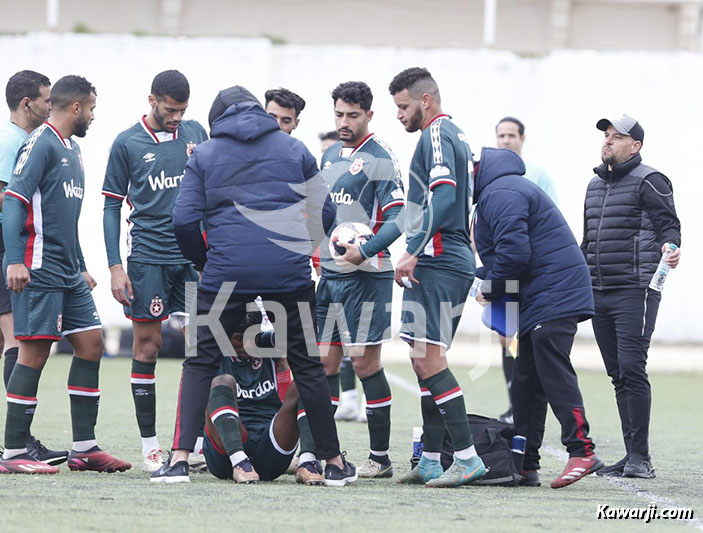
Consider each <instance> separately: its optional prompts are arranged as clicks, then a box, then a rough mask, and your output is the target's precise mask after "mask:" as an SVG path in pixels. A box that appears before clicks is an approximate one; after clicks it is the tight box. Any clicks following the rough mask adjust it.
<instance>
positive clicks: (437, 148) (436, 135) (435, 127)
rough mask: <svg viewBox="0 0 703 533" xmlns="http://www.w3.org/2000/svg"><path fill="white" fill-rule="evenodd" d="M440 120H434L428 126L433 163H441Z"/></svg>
mask: <svg viewBox="0 0 703 533" xmlns="http://www.w3.org/2000/svg"><path fill="white" fill-rule="evenodd" d="M441 124H442V121H441V120H436V121H435V122H433V123H432V125H431V126H430V140H431V141H432V161H433V162H434V164H435V165H439V164H441V163H442V136H441V134H440V125H441Z"/></svg>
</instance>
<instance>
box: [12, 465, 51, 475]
mask: <svg viewBox="0 0 703 533" xmlns="http://www.w3.org/2000/svg"><path fill="white" fill-rule="evenodd" d="M58 473H59V470H58V468H57V469H56V470H55V471H52V470H34V471H29V470H10V469H8V468H6V467H4V466H0V474H25V475H27V474H29V475H42V474H43V475H55V474H58Z"/></svg>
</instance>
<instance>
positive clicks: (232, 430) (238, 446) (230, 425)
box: [209, 385, 244, 455]
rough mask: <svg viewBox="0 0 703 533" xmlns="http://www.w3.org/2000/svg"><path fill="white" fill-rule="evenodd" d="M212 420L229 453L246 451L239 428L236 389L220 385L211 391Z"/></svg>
mask: <svg viewBox="0 0 703 533" xmlns="http://www.w3.org/2000/svg"><path fill="white" fill-rule="evenodd" d="M209 405H210V420H212V423H213V424H215V427H216V428H217V433H218V435H219V436H220V440H221V441H222V444H223V445H224V447H225V451H226V452H227V455H232V454H233V453H236V452H241V451H244V445H243V444H242V433H241V431H240V429H239V409H237V399H236V398H235V397H234V391H233V390H232V389H231V388H230V387H228V386H227V385H218V386H217V387H213V388H212V390H211V391H210V403H209Z"/></svg>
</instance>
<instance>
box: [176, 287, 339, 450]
mask: <svg viewBox="0 0 703 533" xmlns="http://www.w3.org/2000/svg"><path fill="white" fill-rule="evenodd" d="M256 296H257V295H256V294H253V295H252V294H230V295H229V296H227V295H225V296H224V297H221V298H222V299H221V301H219V300H218V301H216V297H217V295H216V294H214V293H209V292H203V291H200V290H199V291H198V316H199V317H202V316H204V315H207V314H208V313H209V312H210V311H211V310H212V309H213V308H215V310H217V311H220V310H221V311H222V312H221V315H220V318H219V323H220V324H221V325H222V328H223V330H224V332H223V334H222V335H217V331H213V329H215V330H216V329H217V328H212V327H210V326H209V325H198V326H197V342H198V345H197V355H196V356H195V357H186V359H185V361H184V362H183V372H182V375H181V386H180V390H179V391H178V409H177V412H176V429H175V432H174V435H175V436H174V443H173V449H174V450H193V447H194V445H195V440H196V437H197V435H198V431H199V430H201V429H202V428H201V427H200V425H201V424H202V419H203V413H204V412H205V407H206V406H207V401H208V396H209V394H210V382H211V381H212V378H214V377H215V375H216V374H217V371H218V369H219V367H220V360H221V358H222V352H223V350H222V349H220V346H219V345H218V339H217V338H216V336H219V337H220V339H221V341H222V342H225V343H226V342H229V338H230V337H231V335H232V333H233V332H234V331H235V328H238V327H239V326H240V324H241V323H242V321H243V319H244V317H245V315H246V311H247V310H246V304H247V303H249V302H253V301H254V299H255V298H256ZM260 296H261V297H262V298H263V300H264V302H267V301H269V302H276V303H277V304H280V305H276V306H267V308H266V311H267V313H268V314H269V316H270V317H271V321H272V322H273V324H274V329H275V330H276V346H277V348H278V347H281V346H283V345H284V343H285V346H286V356H287V358H288V364H289V365H290V368H291V370H292V372H293V377H294V378H295V384H296V386H297V388H298V392H299V393H300V397H301V398H302V400H303V405H304V406H305V411H306V412H307V416H308V421H309V423H310V430H311V432H312V436H313V439H314V440H315V446H316V449H317V456H318V457H319V458H320V459H330V458H332V457H335V456H337V455H339V441H338V439H337V427H336V425H335V422H334V415H333V413H332V405H331V404H330V392H329V387H328V386H327V379H326V378H325V370H324V367H323V366H322V363H321V362H320V356H319V350H318V347H317V343H316V318H315V317H316V313H315V286H314V284H311V285H310V286H309V287H308V288H306V289H303V290H301V291H298V292H290V293H274V294H266V293H261V294H260ZM276 307H278V309H276ZM281 314H284V315H285V316H281ZM194 322H195V321H194V320H193V319H191V327H196V326H195V324H194ZM284 326H285V327H284ZM237 330H238V331H241V330H239V329H237ZM223 336H224V337H225V338H224V339H222V337H223ZM230 346H231V345H230Z"/></svg>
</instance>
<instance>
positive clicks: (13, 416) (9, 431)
mask: <svg viewBox="0 0 703 533" xmlns="http://www.w3.org/2000/svg"><path fill="white" fill-rule="evenodd" d="M40 376H41V370H37V369H35V368H31V367H28V366H25V365H21V364H19V363H17V364H15V368H14V369H13V371H12V377H11V378H10V381H9V382H8V384H7V415H6V418H5V448H7V449H9V450H21V449H23V448H26V446H27V438H28V437H29V428H30V427H31V425H32V419H33V418H34V411H35V410H36V408H37V389H38V388H39V377H40Z"/></svg>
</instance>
